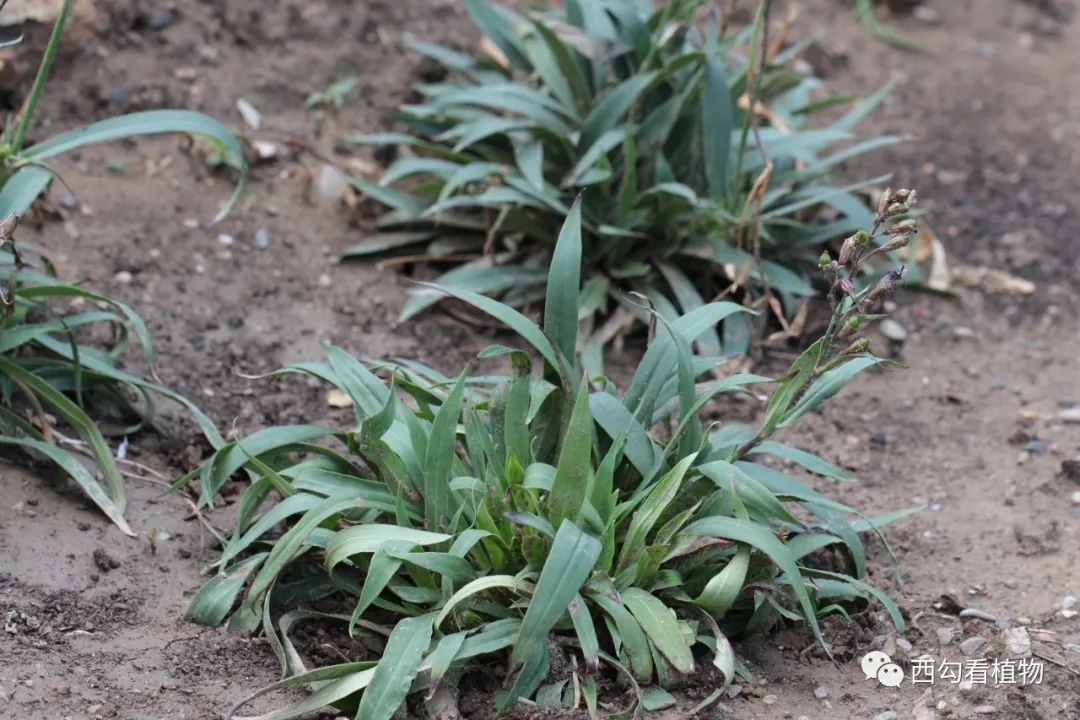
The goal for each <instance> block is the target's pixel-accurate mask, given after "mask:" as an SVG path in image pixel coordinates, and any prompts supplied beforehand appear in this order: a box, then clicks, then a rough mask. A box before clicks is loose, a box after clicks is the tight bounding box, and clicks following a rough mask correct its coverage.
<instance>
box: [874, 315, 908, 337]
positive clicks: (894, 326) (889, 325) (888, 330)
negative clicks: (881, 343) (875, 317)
mask: <svg viewBox="0 0 1080 720" xmlns="http://www.w3.org/2000/svg"><path fill="white" fill-rule="evenodd" d="M879 329H880V330H881V334H882V335H884V336H885V337H887V338H888V339H889V340H892V341H893V342H894V343H902V342H904V341H905V340H907V335H908V334H907V330H905V329H904V326H903V325H901V324H900V323H898V322H896V321H895V320H893V319H892V318H885V319H884V320H882V321H881V325H880V327H879Z"/></svg>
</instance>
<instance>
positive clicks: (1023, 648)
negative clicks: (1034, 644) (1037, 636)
mask: <svg viewBox="0 0 1080 720" xmlns="http://www.w3.org/2000/svg"><path fill="white" fill-rule="evenodd" d="M1005 648H1006V649H1007V650H1008V651H1009V654H1010V655H1013V656H1016V657H1028V656H1029V655H1031V636H1029V635H1028V631H1027V628H1023V627H1015V628H1009V629H1008V630H1006V631H1005Z"/></svg>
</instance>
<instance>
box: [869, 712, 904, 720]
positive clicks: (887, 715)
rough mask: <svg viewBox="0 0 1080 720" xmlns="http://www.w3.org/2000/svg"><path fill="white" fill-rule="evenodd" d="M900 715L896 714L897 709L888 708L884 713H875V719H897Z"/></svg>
mask: <svg viewBox="0 0 1080 720" xmlns="http://www.w3.org/2000/svg"><path fill="white" fill-rule="evenodd" d="M898 717H899V715H897V714H896V711H895V710H886V711H885V712H883V713H878V714H877V715H875V716H874V720H896V718H898Z"/></svg>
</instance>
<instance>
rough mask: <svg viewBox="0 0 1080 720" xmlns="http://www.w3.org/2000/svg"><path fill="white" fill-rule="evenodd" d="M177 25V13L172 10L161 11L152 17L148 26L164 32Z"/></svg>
mask: <svg viewBox="0 0 1080 720" xmlns="http://www.w3.org/2000/svg"><path fill="white" fill-rule="evenodd" d="M175 24H176V13H174V12H172V11H171V10H161V11H159V12H156V13H154V14H153V15H151V16H150V19H149V20H147V21H146V26H147V27H148V28H150V29H151V30H164V29H166V28H169V27H172V26H173V25H175Z"/></svg>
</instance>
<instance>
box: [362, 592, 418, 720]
mask: <svg viewBox="0 0 1080 720" xmlns="http://www.w3.org/2000/svg"><path fill="white" fill-rule="evenodd" d="M434 617H435V615H434V614H433V613H431V614H428V615H421V616H419V617H410V618H405V619H403V620H400V621H399V622H398V624H397V625H396V626H395V627H394V631H393V632H392V633H390V638H389V639H388V640H387V641H386V648H385V649H384V650H383V654H382V658H380V659H379V664H378V665H376V666H375V673H374V674H373V675H372V677H371V683H370V684H369V686H368V688H367V689H366V690H364V696H363V697H362V698H361V699H360V708H359V710H357V717H362V718H364V720H390V718H391V717H393V716H394V713H395V712H397V710H398V708H399V707H401V704H402V703H403V702H405V696H406V695H408V694H409V687H410V686H411V685H412V681H413V679H414V678H416V675H417V672H418V670H419V668H420V662H421V661H422V660H423V658H424V653H426V652H427V649H428V645H430V644H431V631H432V624H431V623H432V620H433V619H434Z"/></svg>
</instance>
